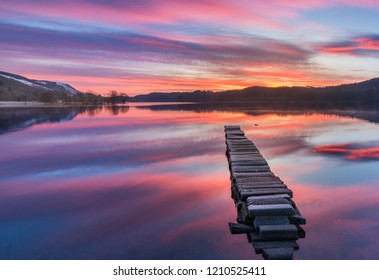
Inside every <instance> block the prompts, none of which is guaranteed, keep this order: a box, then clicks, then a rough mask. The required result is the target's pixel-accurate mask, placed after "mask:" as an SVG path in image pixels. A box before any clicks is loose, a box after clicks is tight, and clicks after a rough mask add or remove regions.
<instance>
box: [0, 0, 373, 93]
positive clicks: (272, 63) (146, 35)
mask: <svg viewBox="0 0 379 280" xmlns="http://www.w3.org/2000/svg"><path fill="white" fill-rule="evenodd" d="M346 7H359V15H360V16H362V13H364V11H367V13H370V16H371V18H372V15H373V14H374V15H375V14H377V15H378V17H377V18H378V20H377V23H378V24H379V4H377V1H370V0H366V1H349V0H337V1H326V0H323V1H316V0H311V1H298V0H295V1H289V0H270V1H247V0H245V1H243V0H238V1H231V0H222V1H215V0H201V1H190V0H183V1H168V0H154V1H153V0H140V1H118V0H112V1H101V0H79V1H54V2H51V1H46V0H36V1H32V2H31V1H25V0H15V1H7V2H4V3H2V6H1V8H0V55H1V57H2V59H1V61H0V70H3V71H8V72H13V73H18V74H21V75H24V76H27V77H30V78H35V79H50V78H52V79H54V80H57V81H62V82H68V83H70V84H72V85H73V86H74V87H76V88H78V89H79V90H83V91H85V90H89V89H91V90H93V91H97V92H99V93H106V92H108V91H109V90H110V89H115V90H119V91H124V92H128V93H129V94H131V95H133V94H137V93H147V92H151V91H175V90H195V89H210V90H222V89H232V88H242V87H245V86H251V85H268V86H280V85H312V86H320V85H330V84H338V83H344V82H354V81H359V80H364V79H369V78H373V77H375V76H378V75H377V74H378V73H377V71H376V69H372V67H369V65H368V61H370V60H373V59H375V60H376V59H377V58H378V57H379V55H378V53H379V39H378V38H379V33H377V34H372V32H371V30H372V20H371V21H370V26H369V25H367V27H366V26H365V25H364V23H362V24H360V26H359V28H360V30H359V32H356V33H351V34H349V36H348V37H347V36H346V30H347V29H346V28H345V29H344V30H343V32H342V30H341V36H340V37H338V30H339V24H338V20H339V19H333V21H334V24H333V25H331V22H333V21H330V20H325V19H322V18H319V17H312V16H309V19H308V17H303V16H302V15H303V14H304V13H306V14H307V16H308V15H312V13H314V12H315V13H316V12H317V13H320V12H322V13H325V14H326V15H327V14H328V13H327V12H328V11H329V9H334V10H335V9H339V8H341V9H342V8H346ZM349 15H350V16H351V14H349ZM342 20H344V23H345V22H346V18H344V19H342V18H341V21H342ZM347 27H349V26H347ZM350 29H351V30H356V28H355V27H354V26H351V28H350ZM332 30H333V32H332ZM336 34H337V35H336ZM336 36H337V37H336ZM326 39H328V40H327V41H326ZM330 54H333V55H338V56H339V57H340V59H341V61H342V62H341V63H340V64H342V65H341V67H338V71H335V67H334V65H333V63H330V64H328V63H322V64H318V63H317V61H323V62H326V61H327V59H325V58H327V57H328V56H329V55H330ZM351 56H358V57H361V58H370V60H368V59H364V60H362V65H361V68H362V69H365V65H366V64H367V69H370V70H364V71H357V69H356V68H354V67H353V68H351V66H350V65H349V64H348V63H345V64H344V62H343V61H344V59H345V58H346V57H351ZM370 64H373V63H372V62H371V63H370ZM329 67H330V69H332V70H331V71H328V68H329ZM371 69H372V70H371Z"/></svg>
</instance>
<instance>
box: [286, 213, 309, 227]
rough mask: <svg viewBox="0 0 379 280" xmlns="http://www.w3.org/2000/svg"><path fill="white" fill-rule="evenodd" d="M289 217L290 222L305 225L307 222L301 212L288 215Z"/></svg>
mask: <svg viewBox="0 0 379 280" xmlns="http://www.w3.org/2000/svg"><path fill="white" fill-rule="evenodd" d="M295 212H296V211H295ZM289 219H290V221H291V223H293V224H296V225H305V224H306V223H307V220H306V219H305V218H304V217H303V216H302V215H301V214H300V215H299V214H295V215H293V216H290V217H289Z"/></svg>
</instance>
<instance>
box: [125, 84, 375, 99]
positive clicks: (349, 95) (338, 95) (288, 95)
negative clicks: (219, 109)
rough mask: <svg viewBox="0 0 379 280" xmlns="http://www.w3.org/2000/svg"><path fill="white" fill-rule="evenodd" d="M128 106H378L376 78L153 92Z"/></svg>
mask: <svg viewBox="0 0 379 280" xmlns="http://www.w3.org/2000/svg"><path fill="white" fill-rule="evenodd" d="M130 101H132V102H210V103H220V102H221V103H223V102H224V103H240V102H257V101H275V102H276V101H280V102H283V101H287V102H291V101H293V102H361V103H362V102H363V103H368V102H373V103H378V104H379V78H374V79H370V80H367V81H362V82H359V83H350V84H342V85H337V86H326V87H300V86H297V87H276V88H273V87H262V86H252V87H247V88H244V89H241V90H227V91H221V92H212V91H200V90H198V91H194V92H170V93H162V92H153V93H150V94H144V95H137V96H134V97H132V98H131V99H130Z"/></svg>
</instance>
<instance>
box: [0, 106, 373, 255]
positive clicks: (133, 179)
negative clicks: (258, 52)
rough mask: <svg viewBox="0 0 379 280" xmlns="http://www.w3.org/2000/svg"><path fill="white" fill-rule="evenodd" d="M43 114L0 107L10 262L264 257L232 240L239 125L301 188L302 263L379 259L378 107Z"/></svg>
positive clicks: (2, 201)
mask: <svg viewBox="0 0 379 280" xmlns="http://www.w3.org/2000/svg"><path fill="white" fill-rule="evenodd" d="M29 110H30V111H29V113H27V114H26V116H25V112H28V109H14V108H12V109H9V108H8V109H7V110H6V109H4V108H3V109H1V108H0V113H1V114H0V116H1V117H2V122H3V124H2V130H1V132H2V134H0V149H1V155H0V259H261V256H260V255H256V254H255V253H254V250H253V248H252V246H251V245H250V244H248V242H247V239H246V237H245V236H243V235H231V234H230V233H229V231H228V222H234V221H235V219H236V211H235V208H234V204H233V201H232V199H231V198H230V180H229V170H228V166H227V160H226V157H225V143H224V132H223V127H224V125H228V124H229V125H230V124H239V125H240V126H241V127H242V129H243V130H244V131H245V132H246V134H247V136H248V138H250V139H251V140H252V141H253V142H254V143H255V144H256V146H257V147H258V148H259V149H260V151H261V153H262V154H263V155H264V156H265V158H266V159H267V160H268V162H269V164H270V166H271V169H272V170H273V171H274V172H275V173H276V174H277V175H278V176H280V177H281V179H282V180H283V181H284V182H285V183H286V184H287V185H288V186H289V188H291V189H292V190H293V192H294V200H295V201H296V203H297V205H298V207H299V209H300V211H301V212H302V214H303V215H304V216H305V217H306V218H307V225H305V226H304V229H305V231H306V238H305V239H301V240H299V244H300V250H299V251H296V252H295V258H296V259H379V238H377V236H378V235H379V172H378V170H379V129H378V128H379V125H378V123H376V121H375V120H376V119H377V118H375V116H376V115H375V113H373V112H369V113H365V112H364V113H362V112H360V113H357V114H356V115H357V116H359V118H356V117H354V116H355V114H354V112H353V113H352V112H334V113H333V112H332V113H328V114H325V113H317V112H313V113H304V112H293V111H291V112H283V111H280V112H279V111H268V110H264V111H259V110H258V111H257V110H250V111H249V110H239V109H234V110H228V111H225V110H212V111H205V110H196V111H195V110H193V106H192V107H191V108H186V106H185V105H182V106H181V107H177V106H168V105H167V106H163V107H159V106H153V107H150V106H146V107H136V106H131V107H114V108H113V109H112V108H100V109H93V110H84V109H83V110H78V109H77V108H76V109H75V108H72V109H67V108H66V109H62V108H61V109H59V108H58V109H57V108H56V109H50V110H48V109H29ZM37 111H38V118H37V117H33V116H35V115H36V112H37ZM23 114H24V115H23ZM20 115H21V117H20ZM362 116H363V117H362ZM365 116H366V117H365ZM367 116H369V117H367ZM5 119H6V120H7V121H5ZM366 119H369V120H370V121H368V120H366ZM59 121H60V122H59Z"/></svg>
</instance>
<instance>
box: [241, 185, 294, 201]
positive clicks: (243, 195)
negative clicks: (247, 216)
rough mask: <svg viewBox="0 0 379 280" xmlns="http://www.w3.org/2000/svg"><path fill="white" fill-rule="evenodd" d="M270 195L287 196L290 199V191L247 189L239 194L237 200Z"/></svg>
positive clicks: (281, 189) (283, 189)
mask: <svg viewBox="0 0 379 280" xmlns="http://www.w3.org/2000/svg"><path fill="white" fill-rule="evenodd" d="M270 194H288V195H289V196H290V197H292V191H291V190H289V189H285V188H280V189H277V188H260V189H258V188H257V189H249V190H244V191H240V192H239V199H240V200H242V201H246V198H248V197H249V196H260V195H270Z"/></svg>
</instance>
